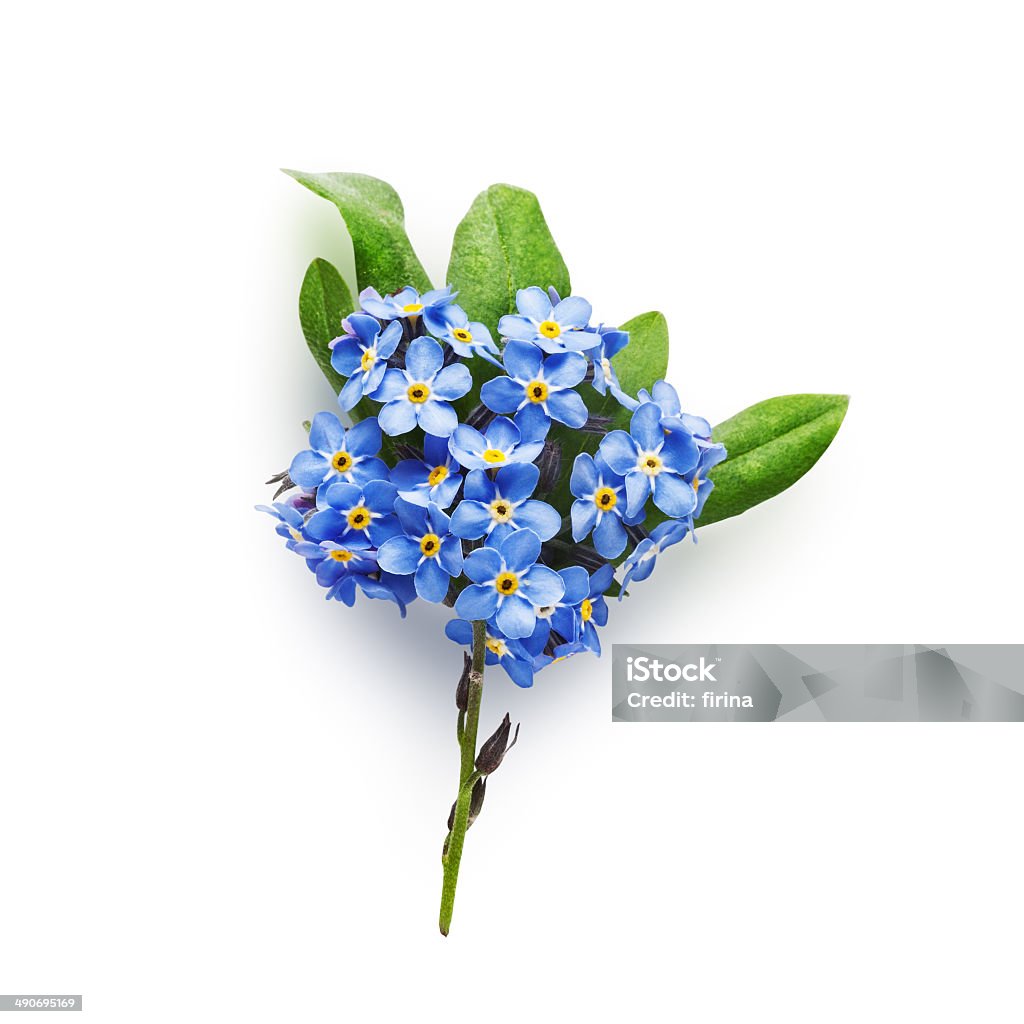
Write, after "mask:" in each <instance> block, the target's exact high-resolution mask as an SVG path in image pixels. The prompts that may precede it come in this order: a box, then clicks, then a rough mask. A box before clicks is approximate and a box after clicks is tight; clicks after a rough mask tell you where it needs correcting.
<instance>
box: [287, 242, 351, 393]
mask: <svg viewBox="0 0 1024 1024" xmlns="http://www.w3.org/2000/svg"><path fill="white" fill-rule="evenodd" d="M352 310H353V304H352V294H351V293H350V292H349V290H348V285H347V284H345V281H344V279H343V278H342V276H341V274H339V273H338V271H337V270H336V269H335V268H334V266H333V265H332V264H331V263H328V262H327V260H320V259H316V260H313V262H312V263H310V265H309V269H308V270H307V271H306V276H305V277H304V278H303V279H302V288H301V289H300V290H299V322H300V323H301V324H302V333H303V334H304V335H305V336H306V344H307V345H308V346H309V351H310V352H312V354H313V358H314V359H315V360H316V363H317V366H319V367H320V369H321V370H323V374H324V376H325V377H326V378H327V381H328V383H329V384H330V385H331V387H332V388H334V391H335V394H337V393H338V392H339V391H340V390H341V388H342V385H343V384H344V383H345V378H344V377H341V376H339V375H338V374H337V373H336V372H335V371H334V369H333V368H332V366H331V350H330V349H329V348H328V347H327V346H328V344H329V343H330V342H331V341H333V340H334V339H335V338H337V337H338V336H339V335H340V334H341V333H342V331H341V321H342V320H344V319H345V317H347V316H348V315H349V313H351V312H352Z"/></svg>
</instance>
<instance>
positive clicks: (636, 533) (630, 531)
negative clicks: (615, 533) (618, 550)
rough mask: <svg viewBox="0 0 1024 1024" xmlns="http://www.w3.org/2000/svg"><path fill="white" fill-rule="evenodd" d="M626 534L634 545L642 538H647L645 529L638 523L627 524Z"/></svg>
mask: <svg viewBox="0 0 1024 1024" xmlns="http://www.w3.org/2000/svg"><path fill="white" fill-rule="evenodd" d="M626 534H627V535H628V537H629V539H630V540H631V541H632V542H633V546H634V547H635V546H636V545H637V544H639V543H640V542H641V541H642V540H647V536H648V535H647V531H646V530H645V529H644V528H643V527H642V526H640V525H639V524H636V525H634V526H627V527H626Z"/></svg>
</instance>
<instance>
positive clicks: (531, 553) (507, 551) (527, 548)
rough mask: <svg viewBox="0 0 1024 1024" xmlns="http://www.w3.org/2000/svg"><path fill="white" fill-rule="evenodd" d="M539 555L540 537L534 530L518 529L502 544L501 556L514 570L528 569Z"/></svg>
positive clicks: (507, 565) (508, 566)
mask: <svg viewBox="0 0 1024 1024" xmlns="http://www.w3.org/2000/svg"><path fill="white" fill-rule="evenodd" d="M473 554H474V555H475V554H476V552H474V553H473ZM539 555H540V538H539V537H538V536H537V534H535V533H534V532H533V531H532V530H516V532H515V533H513V534H511V535H510V536H509V537H508V538H506V539H505V540H504V541H503V542H502V545H501V557H502V558H503V559H504V561H505V565H506V567H507V568H508V569H509V570H511V571H512V572H523V571H524V570H526V569H528V568H529V567H530V566H531V565H533V563H534V562H536V561H537V558H538V556H539ZM470 557H473V556H472V555H471V556H470Z"/></svg>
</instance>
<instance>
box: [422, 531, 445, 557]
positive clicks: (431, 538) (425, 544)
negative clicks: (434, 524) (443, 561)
mask: <svg viewBox="0 0 1024 1024" xmlns="http://www.w3.org/2000/svg"><path fill="white" fill-rule="evenodd" d="M440 546H441V538H440V537H438V535H437V534H436V533H428V534H427V535H426V536H425V537H424V538H423V539H422V540H421V541H420V551H422V552H423V554H425V555H426V556H427V558H433V557H434V555H436V554H437V549H438V548H439V547H440Z"/></svg>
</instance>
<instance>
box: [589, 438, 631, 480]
mask: <svg viewBox="0 0 1024 1024" xmlns="http://www.w3.org/2000/svg"><path fill="white" fill-rule="evenodd" d="M598 450H599V451H600V453H601V457H602V458H603V459H604V461H605V462H607V463H608V465H609V467H610V468H611V469H612V470H614V471H615V472H616V473H617V474H618V475H619V476H625V475H626V474H627V473H630V472H632V471H633V470H634V469H636V458H637V451H636V442H634V441H633V439H632V438H631V437H630V436H629V434H627V433H626V432H625V431H624V430H613V431H611V432H610V433H608V434H605V436H604V437H603V438H602V440H601V445H600V447H599V449H598Z"/></svg>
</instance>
